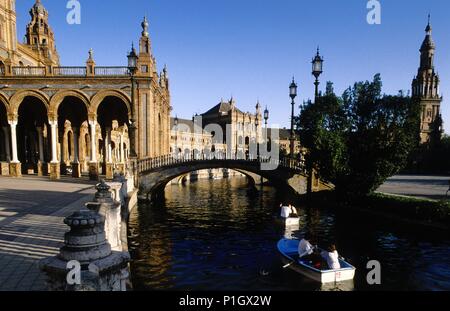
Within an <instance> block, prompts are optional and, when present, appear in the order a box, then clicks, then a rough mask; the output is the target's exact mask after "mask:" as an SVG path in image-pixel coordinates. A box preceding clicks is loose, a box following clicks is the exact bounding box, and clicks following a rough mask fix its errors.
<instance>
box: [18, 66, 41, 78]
mask: <svg viewBox="0 0 450 311" xmlns="http://www.w3.org/2000/svg"><path fill="white" fill-rule="evenodd" d="M12 74H13V75H14V76H22V77H28V76H45V67H12Z"/></svg>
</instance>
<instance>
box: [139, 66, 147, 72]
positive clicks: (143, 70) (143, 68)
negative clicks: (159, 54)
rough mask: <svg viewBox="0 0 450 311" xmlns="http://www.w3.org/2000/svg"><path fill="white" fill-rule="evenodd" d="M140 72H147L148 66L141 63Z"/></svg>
mask: <svg viewBox="0 0 450 311" xmlns="http://www.w3.org/2000/svg"><path fill="white" fill-rule="evenodd" d="M141 72H142V73H147V72H148V66H147V65H142V66H141Z"/></svg>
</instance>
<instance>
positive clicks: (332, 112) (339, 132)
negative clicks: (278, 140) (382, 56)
mask: <svg viewBox="0 0 450 311" xmlns="http://www.w3.org/2000/svg"><path fill="white" fill-rule="evenodd" d="M381 88H382V83H381V79H380V75H376V76H375V77H374V80H373V81H372V82H369V81H366V82H358V83H355V85H354V86H353V87H352V88H348V89H347V90H346V91H345V92H344V94H343V95H342V96H341V97H338V96H336V95H335V94H334V93H332V92H327V93H326V94H325V96H322V97H320V98H318V99H317V100H316V103H312V102H308V103H306V104H305V105H304V106H303V109H302V110H303V111H302V113H301V115H300V117H298V118H297V120H296V121H297V126H298V128H299V132H300V138H301V141H302V144H303V145H304V147H306V148H307V149H308V155H307V159H306V162H307V165H308V167H309V168H312V167H314V168H315V169H316V170H317V172H318V174H319V176H320V177H321V178H322V179H324V180H326V181H329V182H331V183H333V184H334V185H335V186H336V190H337V191H338V192H339V193H341V194H344V195H346V196H350V197H361V196H364V195H367V194H369V193H371V192H373V191H375V190H376V189H377V188H378V187H379V186H380V185H381V184H382V183H383V182H384V181H385V180H386V179H387V178H388V177H390V176H392V175H394V174H396V173H398V172H399V170H400V169H402V168H403V167H404V166H405V165H406V163H407V159H408V155H409V153H410V152H411V150H412V149H413V148H414V147H415V146H416V145H417V144H418V139H419V124H420V120H419V103H418V102H416V101H415V100H413V99H411V98H410V97H406V96H404V95H403V94H399V95H397V96H387V95H382V93H381Z"/></svg>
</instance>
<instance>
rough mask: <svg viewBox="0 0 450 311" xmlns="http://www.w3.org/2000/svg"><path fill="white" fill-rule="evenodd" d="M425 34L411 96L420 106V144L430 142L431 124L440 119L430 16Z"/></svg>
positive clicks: (437, 77)
mask: <svg viewBox="0 0 450 311" xmlns="http://www.w3.org/2000/svg"><path fill="white" fill-rule="evenodd" d="M425 32H426V36H425V39H424V41H423V43H422V46H421V48H420V67H419V70H418V73H417V76H416V77H414V80H413V83H412V96H413V97H415V98H417V99H418V100H419V101H420V104H421V114H420V141H421V143H422V144H424V143H427V142H429V141H430V135H431V133H432V131H433V124H434V123H435V121H436V120H437V119H439V118H440V117H441V115H440V107H441V102H442V97H441V96H440V95H439V83H440V80H439V75H438V74H437V73H436V71H435V68H434V56H435V51H436V45H435V43H434V41H433V38H432V36H431V34H432V27H431V22H430V16H428V25H427V27H426V29H425Z"/></svg>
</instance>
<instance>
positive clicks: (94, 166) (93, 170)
mask: <svg viewBox="0 0 450 311" xmlns="http://www.w3.org/2000/svg"><path fill="white" fill-rule="evenodd" d="M89 125H90V127H91V161H90V162H89V179H90V180H98V171H99V169H98V162H97V133H96V132H97V121H95V120H93V121H89Z"/></svg>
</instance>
